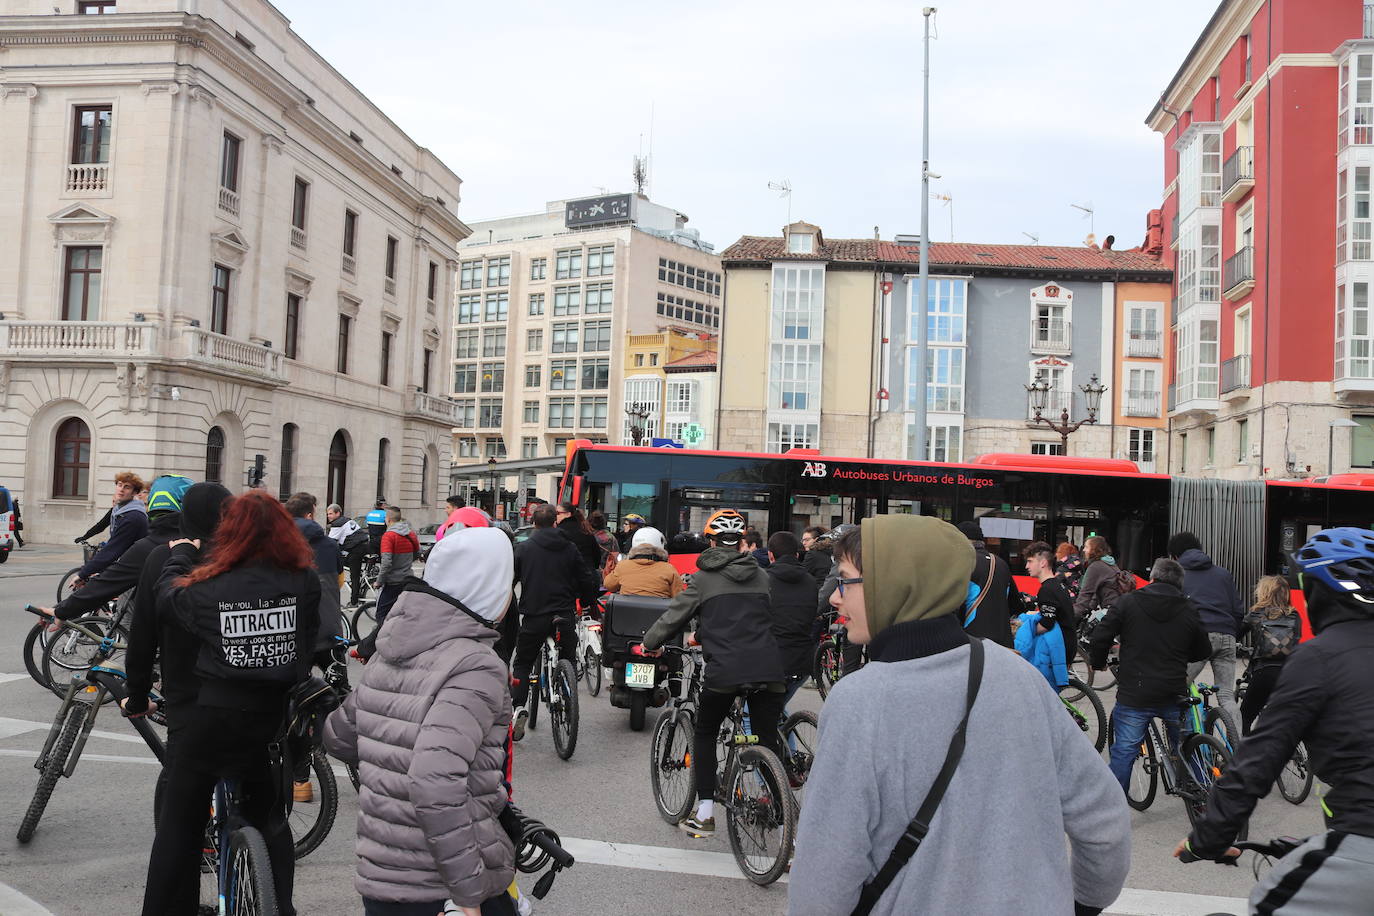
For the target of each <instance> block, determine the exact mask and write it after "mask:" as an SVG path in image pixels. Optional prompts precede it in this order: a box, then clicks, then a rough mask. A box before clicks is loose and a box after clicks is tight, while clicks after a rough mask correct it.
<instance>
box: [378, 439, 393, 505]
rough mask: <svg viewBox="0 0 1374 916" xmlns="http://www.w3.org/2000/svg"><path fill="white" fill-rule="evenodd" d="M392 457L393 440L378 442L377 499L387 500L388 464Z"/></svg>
mask: <svg viewBox="0 0 1374 916" xmlns="http://www.w3.org/2000/svg"><path fill="white" fill-rule="evenodd" d="M390 455H391V440H390V439H380V440H378V441H377V499H379V500H380V499H385V498H386V462H387V458H389V457H390Z"/></svg>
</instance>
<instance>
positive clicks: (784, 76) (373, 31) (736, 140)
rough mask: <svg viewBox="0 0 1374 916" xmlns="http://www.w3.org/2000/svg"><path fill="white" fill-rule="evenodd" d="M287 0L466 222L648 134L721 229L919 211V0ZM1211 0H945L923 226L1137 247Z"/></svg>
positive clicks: (532, 203) (673, 194)
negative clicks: (415, 150) (454, 193)
mask: <svg viewBox="0 0 1374 916" xmlns="http://www.w3.org/2000/svg"><path fill="white" fill-rule="evenodd" d="M274 2H275V3H276V5H277V7H278V8H279V9H280V10H281V11H282V12H283V13H284V14H285V15H286V16H287V17H288V18H290V19H291V20H292V26H293V28H294V29H295V31H296V32H297V34H299V35H300V36H301V37H302V38H303V39H304V40H305V41H307V42H308V43H310V44H311V45H312V46H313V47H314V48H315V49H316V51H318V52H319V53H320V54H322V55H323V56H324V57H325V59H327V60H328V61H330V63H331V64H333V65H334V66H335V68H336V69H338V70H339V71H340V72H341V73H343V75H344V76H345V77H347V78H348V79H350V80H351V81H352V82H353V83H354V85H356V86H357V87H358V88H359V89H360V90H361V91H362V92H363V93H365V94H366V95H367V96H369V97H370V98H371V99H372V101H373V102H374V103H376V104H377V105H378V106H379V107H380V108H381V109H382V110H383V111H384V112H386V113H387V114H388V115H389V116H390V117H391V118H392V119H393V120H394V121H395V122H396V123H397V124H399V125H400V126H401V128H402V129H404V130H405V131H406V132H407V133H409V134H410V136H411V138H412V139H414V140H415V141H416V142H417V143H419V144H420V145H422V146H425V147H428V148H429V149H431V150H433V151H434V152H435V154H436V155H438V156H439V157H440V158H441V159H443V160H444V161H445V162H446V163H447V164H448V166H449V167H450V168H452V169H453V170H454V171H455V172H456V173H457V174H458V175H459V177H461V178H462V179H463V198H462V203H461V205H460V208H459V215H460V217H461V218H462V219H464V220H465V221H467V222H469V223H472V222H475V221H478V220H481V219H489V218H493V217H498V216H510V215H514V214H519V213H528V212H536V211H542V210H543V208H544V204H545V203H546V202H547V201H550V200H561V199H568V198H575V197H588V196H595V195H598V194H601V193H616V192H625V191H629V190H631V189H632V184H631V168H632V163H633V158H634V157H635V156H636V155H637V154H641V153H644V154H650V184H649V189H648V193H649V196H650V197H651V198H652V199H653V200H654V201H656V202H658V203H660V204H664V205H666V206H670V207H674V208H676V209H678V210H679V211H681V212H683V213H685V214H687V215H688V216H689V218H690V222H689V223H688V225H689V226H691V227H694V228H696V229H698V230H699V231H700V232H701V234H702V237H703V239H705V240H706V241H708V242H711V243H713V244H714V245H715V246H716V249H717V251H720V250H722V249H724V248H725V247H726V246H727V245H729V244H730V243H731V242H733V241H734V240H735V239H737V238H739V237H740V236H742V235H772V236H777V235H781V232H782V227H783V226H784V225H785V224H786V223H787V222H788V218H789V206H790V217H791V218H792V219H805V220H807V221H808V222H812V223H816V224H817V225H819V226H820V227H821V229H822V231H823V232H824V234H825V235H826V236H827V237H828V238H853V237H868V238H871V237H872V236H873V232H874V227H875V226H876V227H878V230H879V232H880V233H881V235H882V237H883V238H885V239H891V238H892V237H893V236H894V235H895V234H898V233H917V232H919V231H920V204H921V200H920V169H921V161H920V160H921V35H922V17H921V6H920V4H919V3H918V2H914V0H852V2H849V3H836V2H834V0H788V2H778V0H697V2H695V3H667V2H662V0H647V2H646V0H634V2H621V0H588V2H582V3H569V2H535V0H505V2H496V3H493V2H483V3H476V2H471V0H462V2H454V0H388V2H386V3H385V4H377V3H375V2H362V0H274ZM1215 7H1216V2H1215V0H1152V2H1150V3H1130V2H1126V0H1096V2H1090V0H1039V2H1022V0H946V2H945V4H944V5H942V6H940V8H939V10H938V12H937V13H936V14H935V16H934V17H933V19H932V23H933V27H932V36H935V35H938V38H936V37H933V38H932V41H931V43H930V45H931V51H930V67H931V78H930V94H931V104H930V121H931V128H930V130H931V140H930V161H931V166H930V167H931V171H932V172H934V173H938V174H940V175H941V176H942V177H941V178H940V179H937V180H932V181H931V191H932V193H934V194H940V195H947V196H949V197H950V198H952V200H951V201H950V202H946V201H943V200H932V201H931V206H930V233H931V238H932V239H933V240H935V241H937V242H938V241H947V240H949V239H950V238H951V237H953V238H954V239H955V240H956V241H962V242H984V243H1010V244H1027V243H1029V242H1030V241H1031V239H1030V238H1029V237H1028V236H1035V237H1038V239H1039V242H1040V243H1041V244H1046V245H1079V244H1082V243H1083V241H1084V239H1085V237H1086V236H1087V235H1088V233H1089V232H1090V231H1095V232H1096V235H1097V238H1098V239H1099V240H1101V239H1103V238H1104V237H1105V236H1107V235H1109V234H1112V235H1115V236H1116V238H1117V242H1116V247H1118V248H1128V247H1135V246H1136V245H1139V244H1140V243H1141V241H1142V240H1143V238H1144V235H1145V220H1146V214H1147V213H1148V211H1149V210H1150V209H1151V208H1154V207H1158V206H1159V205H1160V200H1161V196H1162V189H1163V178H1162V175H1163V149H1164V148H1163V143H1162V141H1161V139H1160V136H1159V135H1158V134H1156V133H1154V132H1152V131H1151V130H1150V129H1149V128H1148V127H1147V126H1146V125H1145V123H1144V122H1145V118H1146V116H1147V115H1148V114H1149V112H1150V109H1151V107H1152V106H1153V105H1154V103H1155V101H1156V100H1157V99H1158V97H1159V95H1160V93H1162V92H1163V91H1164V89H1165V87H1166V86H1167V85H1168V81H1169V80H1170V78H1172V76H1173V75H1174V73H1175V71H1176V70H1177V69H1178V67H1179V65H1180V64H1181V63H1182V61H1183V58H1184V55H1186V54H1187V52H1188V50H1189V49H1190V48H1191V47H1192V45H1193V42H1194V41H1195V40H1196V39H1197V37H1198V35H1199V34H1200V32H1201V30H1202V28H1203V26H1204V25H1206V23H1207V20H1208V19H1209V18H1210V16H1211V14H1212V12H1213V11H1214V10H1215ZM379 10H383V11H384V12H385V15H384V16H383V17H378V15H377V13H378V11H379ZM770 182H771V183H782V182H787V183H788V184H790V186H791V188H792V191H791V194H790V195H788V196H784V195H783V194H781V193H780V192H778V191H775V190H770V189H769V187H768V185H769V184H770ZM1072 204H1079V205H1082V206H1085V207H1090V208H1091V209H1092V210H1093V214H1092V216H1091V217H1089V216H1088V215H1087V214H1085V213H1083V212H1082V211H1080V210H1078V209H1075V208H1074V207H1073V206H1072ZM951 217H952V227H951ZM951 231H952V233H953V234H952V236H951Z"/></svg>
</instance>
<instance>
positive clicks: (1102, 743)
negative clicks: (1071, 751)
mask: <svg viewBox="0 0 1374 916" xmlns="http://www.w3.org/2000/svg"><path fill="white" fill-rule="evenodd" d="M1070 692H1074V693H1076V694H1077V695H1078V699H1077V700H1074V701H1070V702H1067V703H1066V704H1065V708H1066V709H1068V710H1069V715H1070V716H1072V717H1073V720H1074V722H1075V723H1076V724H1077V725H1078V727H1079V728H1080V729H1081V730H1082V731H1083V734H1085V735H1087V736H1088V739H1089V740H1090V741H1092V743H1093V749H1094V750H1095V751H1097V752H1098V753H1099V754H1100V753H1102V749H1103V748H1104V747H1106V746H1107V711H1106V709H1104V708H1103V706H1102V699H1101V698H1100V697H1098V695H1097V691H1096V690H1093V689H1092V688H1090V687H1089V686H1088V685H1087V684H1085V683H1083V682H1082V681H1081V680H1079V679H1078V678H1077V677H1075V676H1073V675H1070V676H1069V684H1068V686H1067V687H1065V688H1064V692H1063V693H1062V694H1061V696H1063V697H1065V698H1067V696H1068V694H1069V693H1070ZM1084 704H1087V706H1088V707H1089V708H1088V709H1087V710H1085V709H1083V705H1084Z"/></svg>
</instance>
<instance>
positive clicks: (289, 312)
mask: <svg viewBox="0 0 1374 916" xmlns="http://www.w3.org/2000/svg"><path fill="white" fill-rule="evenodd" d="M300 339H301V297H300V296H297V295H296V294H295V293H287V294H286V332H285V334H284V335H283V342H284V344H285V345H284V346H283V347H282V352H283V353H285V354H286V358H287V359H295V358H296V351H297V349H298V348H299V347H300ZM287 495H288V496H289V495H290V494H289V493H288V494H287Z"/></svg>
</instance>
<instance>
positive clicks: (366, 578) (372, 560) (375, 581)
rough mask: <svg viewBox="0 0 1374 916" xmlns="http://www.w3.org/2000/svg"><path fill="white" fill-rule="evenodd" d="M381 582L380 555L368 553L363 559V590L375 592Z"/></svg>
mask: <svg viewBox="0 0 1374 916" xmlns="http://www.w3.org/2000/svg"><path fill="white" fill-rule="evenodd" d="M381 580H382V557H381V554H376V553H369V554H367V555H366V556H364V557H363V588H364V589H366V590H367V591H371V592H375V591H377V590H378V589H379V588H380V583H381Z"/></svg>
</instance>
